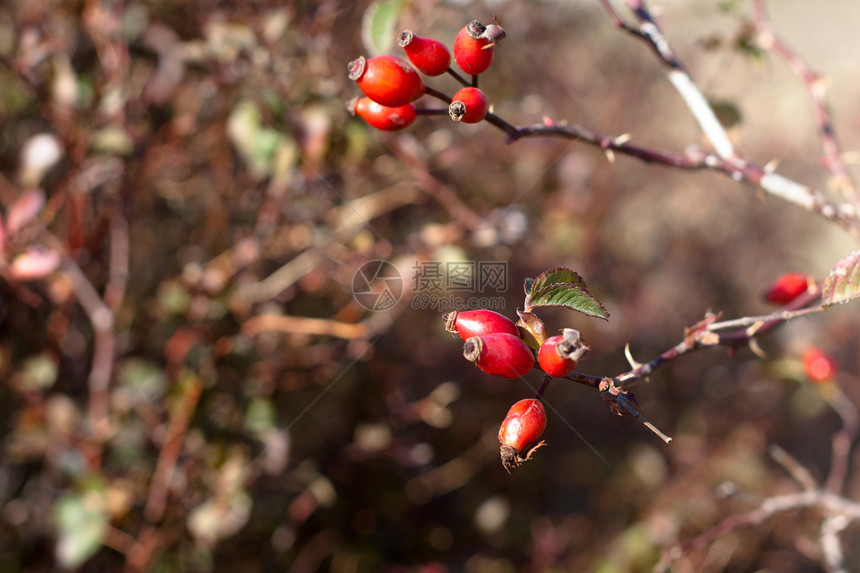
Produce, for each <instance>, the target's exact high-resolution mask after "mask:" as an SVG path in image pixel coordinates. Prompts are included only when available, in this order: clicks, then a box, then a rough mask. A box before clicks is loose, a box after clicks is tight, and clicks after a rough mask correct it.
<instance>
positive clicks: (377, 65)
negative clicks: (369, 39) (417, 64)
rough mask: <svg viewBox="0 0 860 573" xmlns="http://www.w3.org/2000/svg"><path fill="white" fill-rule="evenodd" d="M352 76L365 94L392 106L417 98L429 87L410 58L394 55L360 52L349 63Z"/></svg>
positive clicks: (350, 76)
mask: <svg viewBox="0 0 860 573" xmlns="http://www.w3.org/2000/svg"><path fill="white" fill-rule="evenodd" d="M349 79H351V80H355V81H356V83H358V87H359V88H361V91H362V92H364V95H366V96H367V97H369V98H370V99H372V100H373V101H375V102H376V103H380V104H382V105H385V106H388V107H400V106H402V105H406V104H407V103H409V102H411V101H415V100H416V99H418V98H419V97H421V96H422V95H424V92H425V91H426V88H425V86H424V82H423V81H422V80H421V76H419V75H418V72H416V71H415V68H413V67H412V64H410V63H409V62H407V61H406V60H402V59H400V58H396V57H394V56H376V57H375V58H370V59H369V60H366V59H364V56H359V57H358V59H357V60H353V61H352V62H350V63H349Z"/></svg>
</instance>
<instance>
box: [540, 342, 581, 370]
mask: <svg viewBox="0 0 860 573" xmlns="http://www.w3.org/2000/svg"><path fill="white" fill-rule="evenodd" d="M572 351H573V348H572V346H571V345H570V344H569V343H568V342H566V341H565V339H564V336H562V335H560V334H558V335H556V336H550V337H549V338H547V339H546V340H544V342H543V344H541V346H540V350H539V351H538V364H540V367H541V370H543V371H544V372H546V373H547V374H549V375H550V376H555V377H556V378H561V377H563V376H567V375H568V374H570V373H571V372H573V369H574V368H576V364H577V362H576V359H574V358H571V357H570V353H571V352H572Z"/></svg>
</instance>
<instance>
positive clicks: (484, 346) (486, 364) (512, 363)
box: [463, 332, 535, 378]
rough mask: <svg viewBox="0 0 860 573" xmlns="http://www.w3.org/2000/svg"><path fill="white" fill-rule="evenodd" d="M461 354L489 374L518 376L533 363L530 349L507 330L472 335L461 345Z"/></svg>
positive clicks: (529, 368) (506, 376)
mask: <svg viewBox="0 0 860 573" xmlns="http://www.w3.org/2000/svg"><path fill="white" fill-rule="evenodd" d="M463 356H465V357H466V359H467V360H469V361H470V362H474V363H475V364H476V365H477V366H478V368H480V369H481V370H483V371H484V372H486V373H487V374H489V375H491V376H499V377H501V378H519V377H520V376H524V375H525V374H527V373H528V372H529V371H530V370H531V369H532V367H533V366H534V364H535V357H534V354H533V353H532V351H531V349H530V348H529V347H528V346H526V343H525V342H523V341H522V339H521V338H519V337H517V336H514V335H513V334H508V333H507V332H494V333H491V334H485V335H483V336H473V337H472V338H469V339H468V340H466V343H465V344H464V345H463Z"/></svg>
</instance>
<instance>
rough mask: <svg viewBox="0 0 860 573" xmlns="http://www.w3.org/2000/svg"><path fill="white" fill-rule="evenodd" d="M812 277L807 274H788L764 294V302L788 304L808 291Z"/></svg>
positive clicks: (777, 280)
mask: <svg viewBox="0 0 860 573" xmlns="http://www.w3.org/2000/svg"><path fill="white" fill-rule="evenodd" d="M810 284H812V277H810V276H809V275H807V274H805V273H797V272H795V273H786V274H784V275H782V276H781V277H779V278H778V279H776V280H775V281H774V282H773V284H771V285H770V286H769V287H768V288H767V290H766V291H765V292H764V300H765V301H767V302H769V303H771V304H780V305H782V304H788V303H790V302H791V301H793V300H794V299H796V298H797V297H799V296H800V295H802V294H803V293H805V292H806V291H807V290H809V285H810Z"/></svg>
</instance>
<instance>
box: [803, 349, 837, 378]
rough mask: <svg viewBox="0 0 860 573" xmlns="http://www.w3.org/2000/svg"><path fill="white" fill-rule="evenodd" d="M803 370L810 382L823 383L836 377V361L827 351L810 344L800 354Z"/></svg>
mask: <svg viewBox="0 0 860 573" xmlns="http://www.w3.org/2000/svg"><path fill="white" fill-rule="evenodd" d="M801 359H802V361H803V371H804V373H805V374H806V377H807V378H809V380H810V382H815V383H816V384H823V383H824V382H830V381H832V380H833V379H835V378H836V372H837V370H838V367H837V366H836V361H835V360H834V359H833V357H832V356H830V355H829V354H828V353H827V352H825V351H824V350H822V349H821V348H819V347H817V346H810V347H808V348H807V349H806V350H805V351H804V352H803V356H802V358H801Z"/></svg>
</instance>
